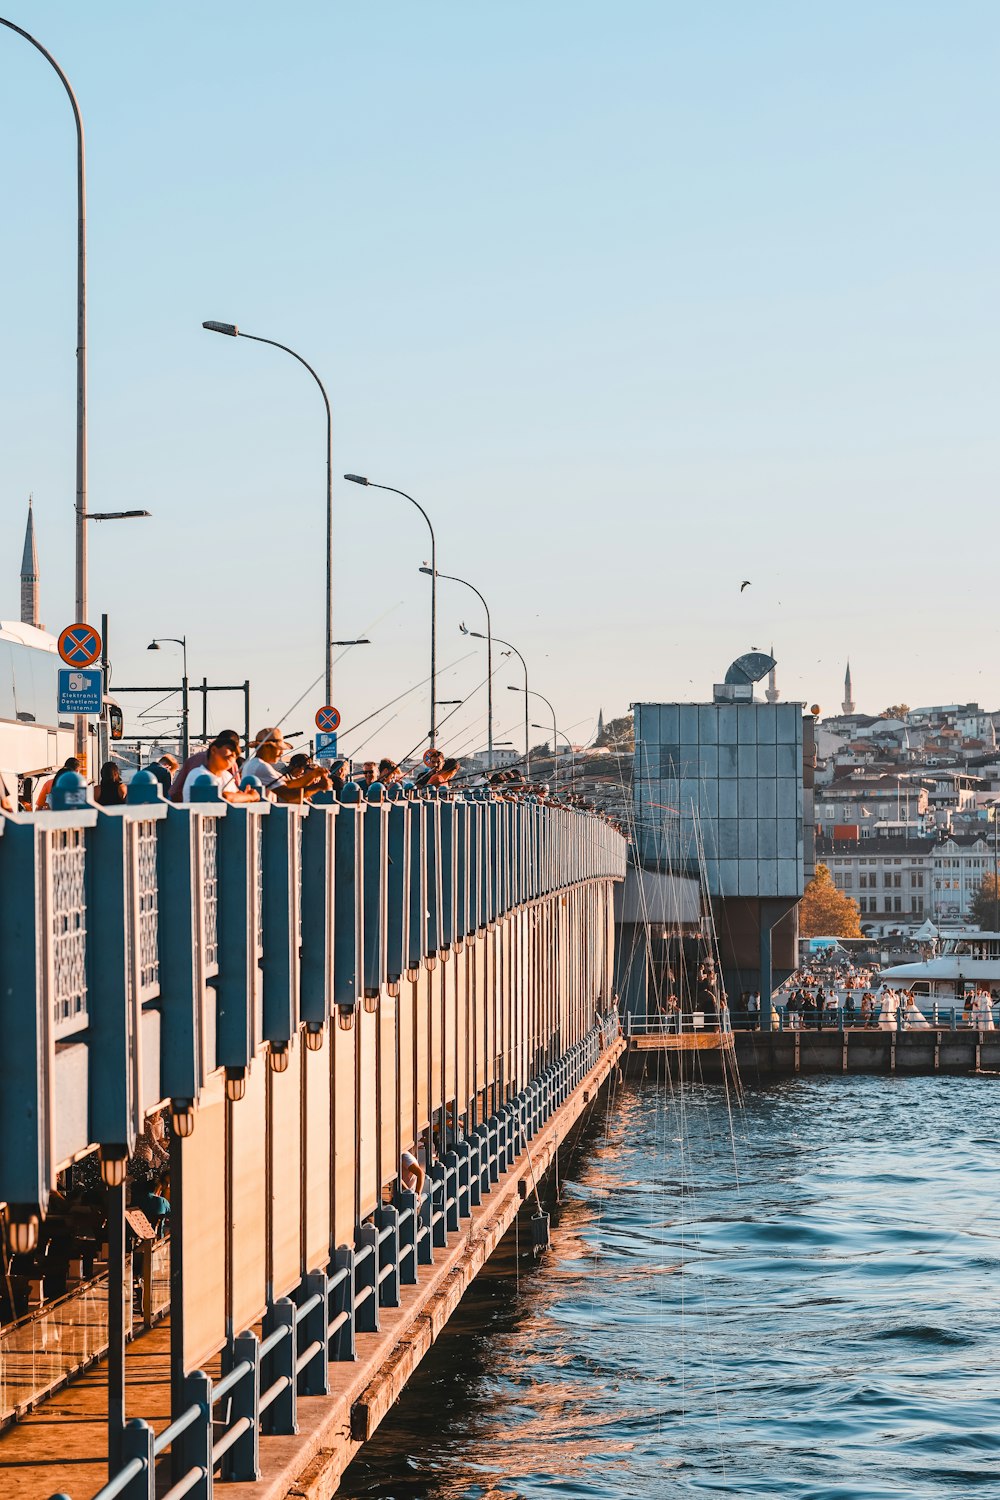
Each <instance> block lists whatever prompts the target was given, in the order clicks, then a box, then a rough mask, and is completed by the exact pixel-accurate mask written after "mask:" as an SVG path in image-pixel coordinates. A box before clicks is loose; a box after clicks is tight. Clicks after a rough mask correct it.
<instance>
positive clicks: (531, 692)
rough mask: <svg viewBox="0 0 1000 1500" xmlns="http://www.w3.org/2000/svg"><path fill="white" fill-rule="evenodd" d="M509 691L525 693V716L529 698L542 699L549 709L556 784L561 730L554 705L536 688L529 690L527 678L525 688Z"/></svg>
mask: <svg viewBox="0 0 1000 1500" xmlns="http://www.w3.org/2000/svg"><path fill="white" fill-rule="evenodd" d="M507 691H508V692H510V693H523V694H524V712H525V715H527V712H528V699H529V698H541V700H542V702H543V703H544V704H545V706H546V708H547V709H548V711H549V713H550V714H551V715H552V780H553V783H555V782H556V781H557V780H558V779H559V778H558V770H557V768H556V750H557V749H558V746H557V744H556V740H557V739H558V738H559V730H558V728H557V726H556V711H555V709H554V708H553V707H552V704H551V703H550V702H549V700H548V698H546V696H545V694H544V693H540V692H538V691H537V689H536V688H529V687H528V680H527V677H525V682H524V687H523V688H519V687H513V686H511V687H509V688H508V689H507Z"/></svg>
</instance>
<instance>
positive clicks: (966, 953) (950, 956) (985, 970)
mask: <svg viewBox="0 0 1000 1500" xmlns="http://www.w3.org/2000/svg"><path fill="white" fill-rule="evenodd" d="M879 981H880V982H884V983H886V984H891V985H893V986H896V985H902V986H903V987H904V988H906V989H909V990H912V991H913V993H914V994H915V995H918V996H924V995H925V996H927V998H928V999H930V1000H938V1001H943V1002H944V1003H945V1004H948V1005H954V1004H956V1003H957V1004H961V1003H962V1000H963V999H964V997H965V994H966V991H967V990H972V991H975V990H977V989H987V990H993V989H994V988H997V989H1000V932H957V933H953V934H951V935H950V936H948V937H944V938H942V939H940V942H939V946H938V952H937V953H935V954H933V956H931V957H928V958H925V959H921V960H920V961H919V962H917V963H907V964H891V965H889V967H888V968H885V969H882V970H881V971H880V974H879Z"/></svg>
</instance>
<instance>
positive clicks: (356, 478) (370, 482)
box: [344, 474, 438, 746]
mask: <svg viewBox="0 0 1000 1500" xmlns="http://www.w3.org/2000/svg"><path fill="white" fill-rule="evenodd" d="M344 478H345V479H347V480H349V481H350V483H351V484H363V485H366V486H367V487H368V488H369V489H372V490H386V491H387V492H388V493H389V494H390V495H402V497H403V499H404V500H409V502H410V504H411V505H415V506H416V508H417V510H419V512H420V514H421V515H422V516H423V518H424V520H425V521H426V522H427V530H428V531H429V532H430V534H431V565H430V569H429V570H428V569H426V568H422V569H421V572H428V571H429V572H430V578H431V732H430V736H429V738H430V742H431V745H432V746H434V745H436V744H437V580H438V571H437V540H436V538H435V536H434V527H433V526H432V525H431V518H430V516H429V515H428V514H427V512H426V511H425V510H424V507H423V506H422V505H421V504H420V501H419V500H414V498H413V496H412V495H408V494H407V493H406V491H405V490H397V489H396V488H395V486H394V485H391V484H376V483H375V481H374V479H366V478H365V476H364V475H363V474H345V475H344Z"/></svg>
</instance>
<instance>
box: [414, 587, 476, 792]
mask: <svg viewBox="0 0 1000 1500" xmlns="http://www.w3.org/2000/svg"><path fill="white" fill-rule="evenodd" d="M420 571H421V573H429V572H430V571H431V570H430V568H421V569H420ZM438 577H439V578H446V579H447V580H448V582H449V583H464V584H465V587H466V588H467V589H471V590H472V592H473V593H474V594H475V596H476V598H477V599H478V600H479V601H480V603H481V604H482V606H483V609H484V610H485V611H486V742H487V745H488V750H487V761H488V764H489V769H490V770H491V771H492V769H493V627H492V625H491V624H490V607H489V605H488V604H487V603H486V600H485V599H484V598H483V596H482V594H481V593H480V592H479V590H478V589H477V588H476V585H475V584H474V583H470V582H469V580H468V579H467V578H457V577H456V576H455V574H454V573H439V574H438ZM459 629H460V630H461V631H462V632H463V633H464V634H465V635H468V634H469V632H468V631H467V630H466V629H465V626H464V625H461V626H460V627H459ZM480 639H482V637H480Z"/></svg>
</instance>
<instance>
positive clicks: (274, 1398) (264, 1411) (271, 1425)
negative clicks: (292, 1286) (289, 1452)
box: [260, 1297, 299, 1436]
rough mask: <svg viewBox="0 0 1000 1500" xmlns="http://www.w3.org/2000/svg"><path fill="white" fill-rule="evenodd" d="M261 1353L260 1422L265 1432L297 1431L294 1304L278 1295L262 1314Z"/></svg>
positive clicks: (274, 1433)
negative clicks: (262, 1335) (262, 1336)
mask: <svg viewBox="0 0 1000 1500" xmlns="http://www.w3.org/2000/svg"><path fill="white" fill-rule="evenodd" d="M260 1353H261V1362H260V1363H261V1375H260V1383H261V1387H262V1389H261V1395H260V1405H261V1426H262V1428H263V1430H264V1432H265V1433H266V1434H268V1435H269V1436H275V1435H277V1434H279V1433H280V1434H281V1435H283V1436H285V1435H290V1434H294V1433H296V1432H298V1430H299V1424H298V1416H297V1411H296V1401H295V1397H296V1378H295V1304H294V1302H291V1301H290V1300H289V1298H288V1297H279V1298H278V1300H277V1302H274V1303H272V1304H271V1306H270V1307H269V1308H268V1310H267V1312H266V1313H265V1314H264V1339H263V1342H262V1344H261V1346H260Z"/></svg>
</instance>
